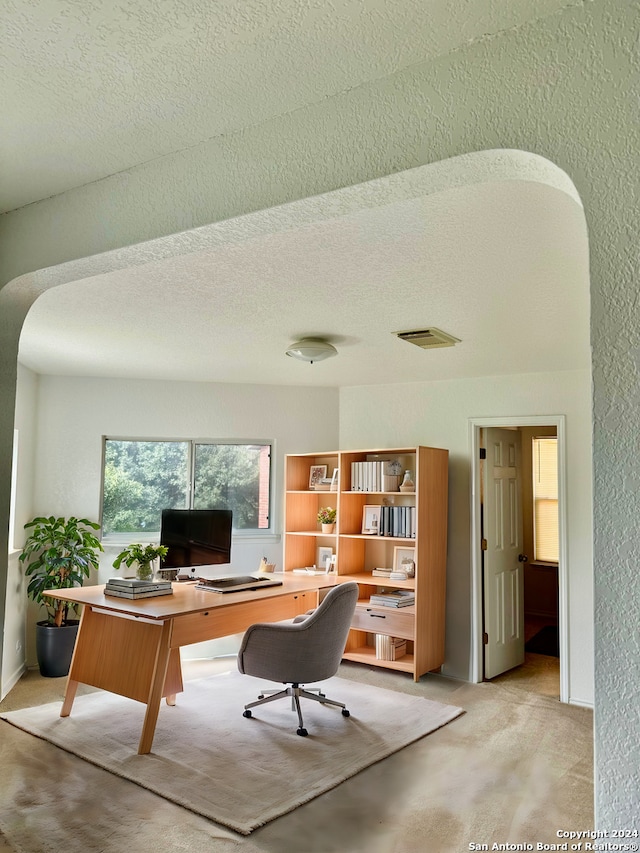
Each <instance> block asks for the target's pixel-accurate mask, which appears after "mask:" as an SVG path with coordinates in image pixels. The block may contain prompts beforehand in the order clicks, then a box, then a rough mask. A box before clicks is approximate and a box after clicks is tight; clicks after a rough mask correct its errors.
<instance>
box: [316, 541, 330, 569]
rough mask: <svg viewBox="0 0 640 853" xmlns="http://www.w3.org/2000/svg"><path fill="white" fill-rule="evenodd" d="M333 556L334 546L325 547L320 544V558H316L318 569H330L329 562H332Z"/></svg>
mask: <svg viewBox="0 0 640 853" xmlns="http://www.w3.org/2000/svg"><path fill="white" fill-rule="evenodd" d="M332 557H333V548H325V547H324V546H322V545H321V546H320V547H319V548H318V559H317V560H316V567H317V568H318V569H324V570H325V572H328V571H329V563H330V562H331V558H332Z"/></svg>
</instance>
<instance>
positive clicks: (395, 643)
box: [376, 634, 407, 660]
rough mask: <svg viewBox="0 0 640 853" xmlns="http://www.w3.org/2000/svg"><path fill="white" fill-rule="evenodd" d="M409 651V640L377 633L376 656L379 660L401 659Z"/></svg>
mask: <svg viewBox="0 0 640 853" xmlns="http://www.w3.org/2000/svg"><path fill="white" fill-rule="evenodd" d="M406 653H407V641H406V640H402V639H400V637H387V635H386V634H376V657H377V658H378V660H399V659H400V658H403V657H404V656H405V655H406Z"/></svg>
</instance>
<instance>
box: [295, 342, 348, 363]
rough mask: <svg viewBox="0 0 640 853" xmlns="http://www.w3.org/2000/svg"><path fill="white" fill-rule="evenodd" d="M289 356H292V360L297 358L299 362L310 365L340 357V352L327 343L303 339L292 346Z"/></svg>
mask: <svg viewBox="0 0 640 853" xmlns="http://www.w3.org/2000/svg"><path fill="white" fill-rule="evenodd" d="M287 355H290V356H291V358H297V359H298V360H299V361H307V362H309V364H313V362H314V361H324V359H325V358H332V357H333V356H334V355H338V350H337V349H336V348H335V347H334V346H331V344H329V343H327V342H326V341H319V340H317V339H315V338H303V339H302V340H301V341H296V343H295V344H291V346H290V347H289V348H288V349H287Z"/></svg>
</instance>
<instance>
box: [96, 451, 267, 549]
mask: <svg viewBox="0 0 640 853" xmlns="http://www.w3.org/2000/svg"><path fill="white" fill-rule="evenodd" d="M107 441H131V442H138V443H140V444H142V443H144V442H150V443H152V442H161V441H166V442H170V443H176V444H180V443H183V444H187V445H188V455H187V466H188V479H189V482H188V497H189V506H190V507H191V506H192V505H193V498H194V487H195V482H194V470H195V448H196V445H199V444H215V445H226V444H237V445H243V446H247V445H254V444H255V445H258V446H267V447H269V448H270V450H269V457H270V462H269V510H268V516H267V517H268V519H269V526H268V527H262V528H258V527H256V528H252V529H249V530H236V528H235V527H234V528H233V530H232V534H231V538H232V541H242V542H256V543H261V544H268V543H270V542H277V541H279V540H280V537H279V536H277V535H276V532H275V526H274V522H275V518H274V515H275V513H274V477H275V470H274V469H275V465H274V459H275V441H274V440H273V439H268V438H267V439H264V438H256V439H250V438H249V439H245V438H175V437H167V436H162V437H161V438H157V437H149V436H142V437H139V436H119V435H103V436H102V462H101V468H100V475H101V477H100V525H101V526H102V514H103V503H104V469H105V458H106V446H107ZM141 537H143V538H144V541H145V542H160V531H159V530H154V531H145V532H144V534H141V533H140V532H137V533H136V532H132V533H107V534H102V542H103V543H105V544H106V545H128V544H131V543H132V542H139V541H140V538H141Z"/></svg>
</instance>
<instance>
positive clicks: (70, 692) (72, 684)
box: [60, 607, 89, 717]
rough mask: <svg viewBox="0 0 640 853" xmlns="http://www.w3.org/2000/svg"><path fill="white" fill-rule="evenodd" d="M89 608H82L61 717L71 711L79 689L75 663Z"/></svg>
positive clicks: (66, 715)
mask: <svg viewBox="0 0 640 853" xmlns="http://www.w3.org/2000/svg"><path fill="white" fill-rule="evenodd" d="M88 610H89V608H88V607H83V608H82V613H81V614H80V624H79V626H78V635H77V637H76V644H75V647H74V649H73V656H72V658H71V665H70V667H69V675H68V676H67V686H66V688H65V691H64V702H63V703H62V709H61V711H60V716H61V717H68V716H69V714H70V713H71V707H72V705H73V700H74V699H75V698H76V691H77V689H78V684H79V682H78V681H76V680H75V679H74V678H73V664H74V661H75V659H76V654H77V651H78V648H79V647H80V645H81V644H82V633H83V631H82V628H83V626H84V622H85V613H87V611H88Z"/></svg>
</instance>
